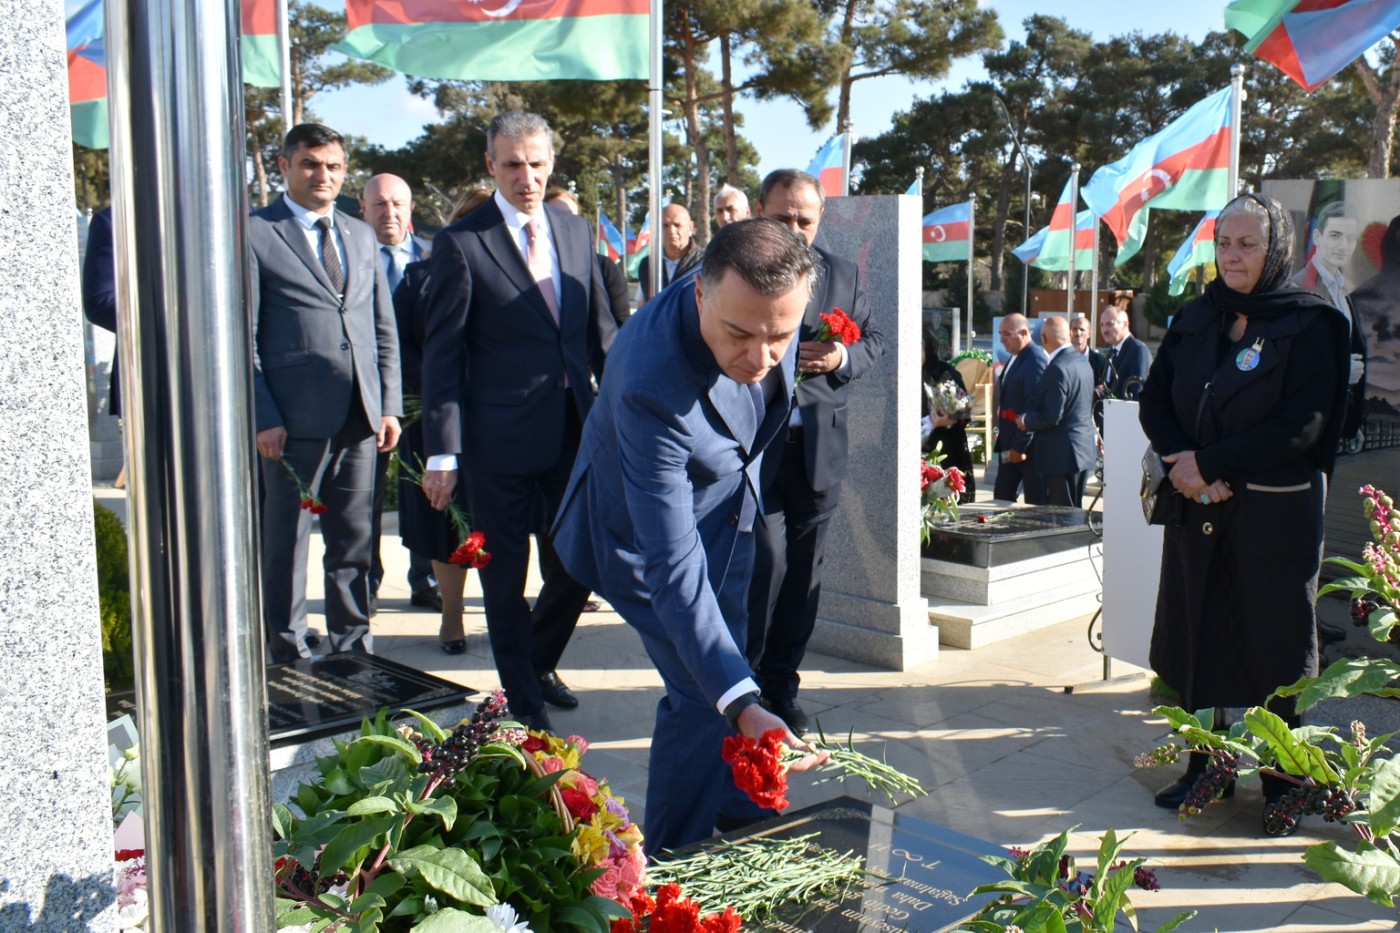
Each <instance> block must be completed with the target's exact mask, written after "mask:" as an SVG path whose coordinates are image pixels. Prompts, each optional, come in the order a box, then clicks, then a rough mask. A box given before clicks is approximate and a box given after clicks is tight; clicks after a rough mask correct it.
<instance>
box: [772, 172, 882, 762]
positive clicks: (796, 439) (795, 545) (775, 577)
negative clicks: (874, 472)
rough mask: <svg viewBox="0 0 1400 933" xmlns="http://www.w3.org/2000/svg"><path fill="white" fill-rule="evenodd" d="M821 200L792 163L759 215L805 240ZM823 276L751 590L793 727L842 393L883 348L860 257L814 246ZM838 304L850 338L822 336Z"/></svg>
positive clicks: (813, 232)
mask: <svg viewBox="0 0 1400 933" xmlns="http://www.w3.org/2000/svg"><path fill="white" fill-rule="evenodd" d="M823 207H824V203H823V198H822V190H821V185H820V183H819V182H818V181H817V180H816V179H815V178H813V177H812V176H811V175H808V174H807V173H806V172H800V171H797V170H795V169H779V170H777V171H775V172H771V173H769V175H768V177H767V178H765V179H764V180H763V185H762V186H761V188H760V189H759V196H758V215H759V216H761V217H768V218H770V219H772V220H776V221H777V222H778V223H780V224H782V225H784V226H785V227H787V228H788V229H790V230H792V231H793V232H794V233H796V234H797V235H799V236H801V237H802V238H803V239H804V240H806V241H807V243H808V245H811V244H812V241H813V240H815V239H816V236H817V231H818V230H819V229H820V228H821V219H822V209H823ZM815 252H816V254H817V266H818V271H817V277H816V282H817V284H816V286H815V288H814V289H813V292H812V299H811V301H809V302H808V304H807V308H806V311H805V312H804V313H803V316H802V331H801V333H800V334H799V340H800V343H799V344H798V360H797V370H798V373H799V374H800V375H801V382H800V384H799V385H798V386H797V395H796V399H795V402H794V406H793V412H792V415H791V417H790V419H789V422H788V429H787V432H786V434H785V436H784V443H782V444H779V445H775V446H774V448H773V449H772V450H770V451H769V452H768V455H767V456H766V457H764V459H763V521H762V523H760V524H759V526H758V528H757V529H756V530H755V533H754V541H755V545H756V548H757V554H756V556H755V558H754V574H753V584H752V586H751V588H750V591H749V640H748V656H749V661H750V663H752V664H753V665H754V670H755V671H757V672H758V686H759V689H760V691H762V693H763V702H764V703H765V704H766V705H767V706H768V708H769V709H770V710H772V711H773V712H775V713H777V714H778V715H779V716H781V717H782V718H783V721H784V722H786V723H787V724H788V726H789V727H790V728H791V729H792V731H793V732H795V733H797V734H799V735H801V734H802V733H803V732H805V731H806V730H807V725H808V723H807V716H806V713H804V712H803V710H802V707H800V706H799V705H798V704H797V687H798V684H799V682H800V680H801V678H800V677H799V675H798V672H797V669H798V667H799V666H800V665H801V663H802V658H803V656H804V655H805V654H806V652H807V642H808V641H809V640H810V639H811V637H812V629H813V627H814V626H815V625H816V621H817V603H818V601H819V599H820V597H821V576H822V558H823V555H824V554H825V551H826V532H827V528H828V526H829V524H830V520H831V516H832V515H833V514H834V513H835V512H836V506H837V503H838V501H839V497H840V493H841V480H842V479H843V478H844V477H845V475H846V455H847V444H846V396H847V394H848V392H849V391H850V387H851V382H852V381H853V380H855V379H858V378H860V377H861V376H862V375H863V374H865V373H866V372H868V371H869V370H870V368H871V367H872V366H874V365H875V363H876V362H877V361H878V360H879V359H880V356H881V355H882V354H883V353H884V351H885V339H884V337H883V336H882V335H881V333H880V332H879V331H878V330H877V329H875V327H874V326H872V325H871V322H870V309H869V307H868V306H867V305H866V301H865V293H864V292H863V291H862V290H861V286H860V273H859V272H858V271H857V269H856V266H855V264H854V263H852V262H849V261H847V260H845V259H841V258H839V257H837V256H833V255H832V254H830V253H828V252H827V251H825V250H823V249H820V248H818V249H816V250H815ZM835 309H840V310H842V311H844V312H845V313H846V314H847V315H849V316H850V317H851V319H852V320H854V321H855V322H856V323H857V324H858V325H860V329H861V337H860V339H859V340H857V341H856V342H855V343H852V344H850V345H849V346H847V345H845V344H843V343H842V342H841V341H840V340H833V341H818V340H817V339H816V338H817V335H818V333H820V331H821V329H822V324H823V321H822V315H823V314H830V313H832V311H833V310H835Z"/></svg>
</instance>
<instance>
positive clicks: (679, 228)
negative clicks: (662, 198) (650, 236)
mask: <svg viewBox="0 0 1400 933" xmlns="http://www.w3.org/2000/svg"><path fill="white" fill-rule="evenodd" d="M694 236H695V222H694V221H693V220H691V219H690V211H688V210H686V209H685V205H684V204H668V205H666V209H665V210H664V211H662V212H661V248H662V249H663V250H665V252H666V258H667V259H680V258H681V257H682V256H684V255H685V254H686V252H687V251H688V250H689V249H690V243H691V240H692V238H694Z"/></svg>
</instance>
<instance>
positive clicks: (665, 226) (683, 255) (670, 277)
mask: <svg viewBox="0 0 1400 933" xmlns="http://www.w3.org/2000/svg"><path fill="white" fill-rule="evenodd" d="M704 252H705V251H704V250H702V249H701V248H700V247H699V245H698V244H697V243H696V242H695V221H693V220H691V219H690V211H688V210H686V209H685V205H683V204H668V205H666V209H665V210H664V211H662V212H661V261H662V266H661V287H662V288H665V287H666V286H667V285H670V284H671V283H672V282H674V281H675V280H676V279H678V278H680V277H681V276H683V275H685V274H686V273H687V272H689V271H690V270H691V269H693V268H695V267H696V266H698V265H699V264H700V257H701V256H702V255H703V254H704ZM651 257H652V253H648V254H647V255H646V256H643V257H642V264H641V267H640V269H639V270H638V272H637V275H638V277H639V278H640V282H639V289H638V295H637V303H638V304H639V305H641V304H644V303H646V302H648V301H650V300H651Z"/></svg>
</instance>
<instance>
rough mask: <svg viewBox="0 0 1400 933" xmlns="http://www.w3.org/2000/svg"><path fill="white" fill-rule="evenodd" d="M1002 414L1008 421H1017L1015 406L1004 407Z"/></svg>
mask: <svg viewBox="0 0 1400 933" xmlns="http://www.w3.org/2000/svg"><path fill="white" fill-rule="evenodd" d="M1001 416H1002V417H1003V418H1005V419H1006V420H1007V421H1015V420H1016V409H1014V408H1003V409H1002V410H1001Z"/></svg>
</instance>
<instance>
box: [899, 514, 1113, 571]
mask: <svg viewBox="0 0 1400 933" xmlns="http://www.w3.org/2000/svg"><path fill="white" fill-rule="evenodd" d="M1091 523H1092V527H1090V524H1091ZM1102 537H1103V514H1102V513H1101V512H1097V511H1095V512H1086V511H1084V510H1083V509H1071V508H1066V507H1064V506H1056V505H1038V506H1034V507H1030V508H1012V509H997V508H984V509H979V510H977V511H975V512H974V511H973V510H971V509H964V510H963V512H962V517H961V518H959V519H958V521H955V522H945V523H941V524H939V525H938V527H937V528H935V529H934V530H933V532H932V534H931V535H930V537H929V541H928V543H927V544H925V545H924V546H923V549H922V551H921V556H923V557H927V558H931V559H933V560H944V561H949V562H951V563H955V564H965V565H967V566H971V567H998V566H1004V565H1006V564H1009V563H1012V562H1013V561H1018V560H1027V559H1029V558H1032V557H1042V556H1044V555H1047V554H1059V553H1061V552H1063V551H1068V550H1073V549H1076V548H1081V547H1085V546H1086V545H1089V544H1092V543H1093V542H1095V541H1099V540H1101V539H1102Z"/></svg>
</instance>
